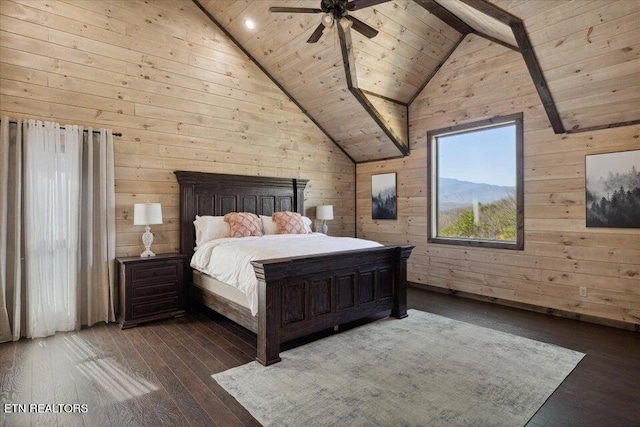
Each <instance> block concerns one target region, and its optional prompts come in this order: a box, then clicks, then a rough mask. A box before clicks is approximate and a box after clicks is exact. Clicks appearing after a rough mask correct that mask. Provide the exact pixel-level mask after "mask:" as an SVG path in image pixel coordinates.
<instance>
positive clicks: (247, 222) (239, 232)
mask: <svg viewBox="0 0 640 427" xmlns="http://www.w3.org/2000/svg"><path fill="white" fill-rule="evenodd" d="M224 220H225V222H226V223H228V224H229V227H230V228H231V237H249V236H262V222H261V221H260V218H259V217H258V215H256V214H252V213H249V212H231V213H228V214H226V215H225V216H224Z"/></svg>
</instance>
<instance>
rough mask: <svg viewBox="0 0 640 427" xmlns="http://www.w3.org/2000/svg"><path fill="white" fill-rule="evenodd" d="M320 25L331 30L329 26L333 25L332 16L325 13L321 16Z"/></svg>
mask: <svg viewBox="0 0 640 427" xmlns="http://www.w3.org/2000/svg"><path fill="white" fill-rule="evenodd" d="M322 25H324V26H325V27H326V28H331V26H332V25H333V15H331V14H330V13H325V14H324V15H322Z"/></svg>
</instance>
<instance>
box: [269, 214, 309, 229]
mask: <svg viewBox="0 0 640 427" xmlns="http://www.w3.org/2000/svg"><path fill="white" fill-rule="evenodd" d="M272 218H273V220H274V221H275V223H276V224H278V234H307V230H306V228H305V227H304V222H302V216H301V215H300V214H299V213H295V212H276V213H274V214H273V216H272Z"/></svg>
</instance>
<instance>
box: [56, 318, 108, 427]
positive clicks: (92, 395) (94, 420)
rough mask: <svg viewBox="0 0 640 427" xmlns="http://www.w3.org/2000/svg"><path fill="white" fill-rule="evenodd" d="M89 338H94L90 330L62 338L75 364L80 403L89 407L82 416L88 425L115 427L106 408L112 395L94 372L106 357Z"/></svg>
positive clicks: (73, 373)
mask: <svg viewBox="0 0 640 427" xmlns="http://www.w3.org/2000/svg"><path fill="white" fill-rule="evenodd" d="M56 337H57V335H56ZM88 337H91V338H93V331H91V330H90V329H83V330H81V331H78V332H75V333H68V334H62V336H61V339H62V343H63V344H64V348H65V350H64V351H65V355H66V356H67V357H69V358H70V359H71V364H72V365H73V368H72V370H71V373H70V376H71V377H72V378H73V379H74V382H75V385H76V390H77V392H78V402H77V403H80V404H85V405H87V412H84V413H83V414H82V419H83V420H84V423H85V425H87V426H96V425H111V424H112V423H111V419H110V418H109V414H108V412H107V409H106V407H105V405H106V404H108V402H109V401H110V399H111V396H110V395H109V394H108V393H107V392H106V391H105V389H104V387H102V386H101V385H100V383H99V382H98V379H97V378H96V375H95V374H94V373H93V370H94V368H93V366H94V365H95V364H96V361H97V360H98V358H100V357H101V356H102V355H101V354H100V353H99V350H98V349H97V348H96V347H95V346H94V345H93V344H91V341H89V340H88V339H87V338H88ZM49 339H51V338H49ZM73 403H76V402H73Z"/></svg>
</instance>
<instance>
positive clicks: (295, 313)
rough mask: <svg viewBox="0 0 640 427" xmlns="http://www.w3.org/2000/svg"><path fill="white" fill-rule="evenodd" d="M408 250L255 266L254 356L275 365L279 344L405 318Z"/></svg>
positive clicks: (389, 248)
mask: <svg viewBox="0 0 640 427" xmlns="http://www.w3.org/2000/svg"><path fill="white" fill-rule="evenodd" d="M412 250H413V246H385V247H378V248H369V249H361V250H356V251H343V252H334V253H330V254H323V255H313V256H301V257H292V258H279V259H271V260H263V261H254V262H252V263H251V264H252V265H253V268H254V270H255V272H256V276H257V277H258V282H259V285H258V286H259V290H258V292H259V294H258V304H259V305H258V356H257V360H258V361H259V362H260V363H262V364H263V365H270V364H272V363H276V362H279V361H280V356H279V353H280V343H282V342H284V341H288V340H291V339H294V338H298V337H301V336H305V335H309V334H311V333H313V332H317V331H320V330H323V329H327V328H330V327H332V326H336V325H339V324H342V323H346V322H350V321H353V320H357V319H362V318H364V317H368V316H370V315H373V314H376V313H380V312H383V311H385V310H391V315H392V316H394V317H396V318H399V319H401V318H403V317H406V316H407V259H408V258H409V255H411V251H412Z"/></svg>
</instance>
